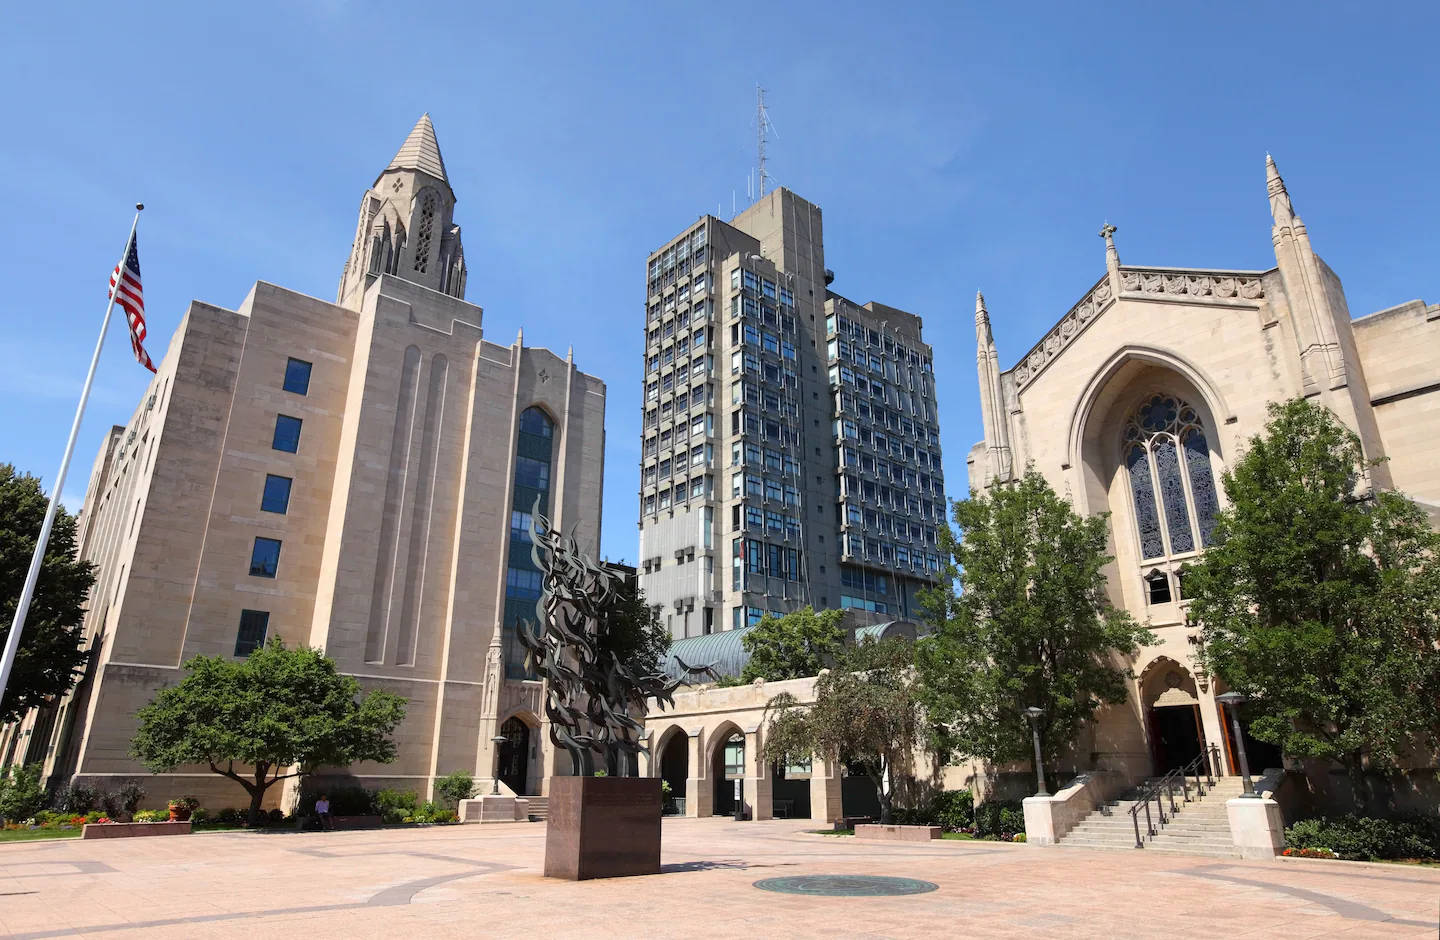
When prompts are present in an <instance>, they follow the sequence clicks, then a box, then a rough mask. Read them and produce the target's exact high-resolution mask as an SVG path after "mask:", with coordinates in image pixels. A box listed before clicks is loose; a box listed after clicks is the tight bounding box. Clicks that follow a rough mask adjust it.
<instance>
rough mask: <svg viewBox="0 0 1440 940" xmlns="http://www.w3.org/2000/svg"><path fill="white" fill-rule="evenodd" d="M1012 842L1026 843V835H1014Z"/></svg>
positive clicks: (1019, 833) (1018, 833)
mask: <svg viewBox="0 0 1440 940" xmlns="http://www.w3.org/2000/svg"><path fill="white" fill-rule="evenodd" d="M1010 841H1011V842H1024V841H1025V833H1023V832H1017V833H1015V835H1013V836H1011V837H1010Z"/></svg>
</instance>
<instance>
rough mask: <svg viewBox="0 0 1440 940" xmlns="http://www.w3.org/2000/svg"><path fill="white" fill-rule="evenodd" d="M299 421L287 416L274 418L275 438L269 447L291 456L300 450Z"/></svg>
mask: <svg viewBox="0 0 1440 940" xmlns="http://www.w3.org/2000/svg"><path fill="white" fill-rule="evenodd" d="M300 424H301V422H300V419H299V418H292V417H290V416H289V415H276V416H275V437H274V439H273V440H272V441H271V442H270V446H271V447H273V448H275V449H276V450H283V451H285V452H286V453H287V454H293V453H295V452H296V451H298V450H299V449H300Z"/></svg>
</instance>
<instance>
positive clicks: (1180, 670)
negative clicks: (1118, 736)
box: [1140, 656, 1208, 776]
mask: <svg viewBox="0 0 1440 940" xmlns="http://www.w3.org/2000/svg"><path fill="white" fill-rule="evenodd" d="M1140 697H1141V701H1142V702H1143V703H1144V705H1145V727H1146V730H1147V731H1148V737H1149V739H1150V757H1151V760H1152V761H1153V765H1154V772H1155V774H1156V775H1157V776H1158V775H1160V774H1164V773H1168V772H1169V771H1171V770H1177V769H1179V768H1181V767H1184V766H1185V765H1186V764H1188V763H1190V762H1191V761H1193V760H1195V759H1196V758H1197V757H1199V756H1201V755H1202V754H1205V753H1206V752H1207V751H1208V744H1207V742H1206V740H1205V725H1204V720H1203V717H1202V715H1201V713H1200V697H1199V694H1198V693H1197V690H1196V687H1195V677H1194V676H1193V675H1191V673H1190V670H1189V669H1187V668H1185V666H1183V665H1181V664H1180V663H1178V662H1176V661H1175V660H1173V659H1171V658H1169V657H1168V656H1160V657H1157V658H1156V659H1154V660H1152V661H1151V663H1150V664H1149V665H1148V666H1146V667H1145V671H1144V672H1142V673H1141V674H1140Z"/></svg>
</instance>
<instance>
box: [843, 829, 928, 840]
mask: <svg viewBox="0 0 1440 940" xmlns="http://www.w3.org/2000/svg"><path fill="white" fill-rule="evenodd" d="M855 838H857V839H884V840H887V841H890V842H929V841H930V840H931V839H938V838H940V827H939V826H880V825H872V826H856V827H855Z"/></svg>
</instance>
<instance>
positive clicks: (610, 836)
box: [545, 777, 660, 881]
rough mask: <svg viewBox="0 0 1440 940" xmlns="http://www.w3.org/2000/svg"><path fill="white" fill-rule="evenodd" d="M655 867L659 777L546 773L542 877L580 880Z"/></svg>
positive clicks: (648, 870)
mask: <svg viewBox="0 0 1440 940" xmlns="http://www.w3.org/2000/svg"><path fill="white" fill-rule="evenodd" d="M659 871H660V778H659V777H551V778H550V807H549V817H548V822H547V823H546V833H545V875H546V876H547V877H550V878H567V879H569V880H571V881H583V880H585V879H587V878H615V877H619V876H622V875H653V874H656V873H658V872H659Z"/></svg>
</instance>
